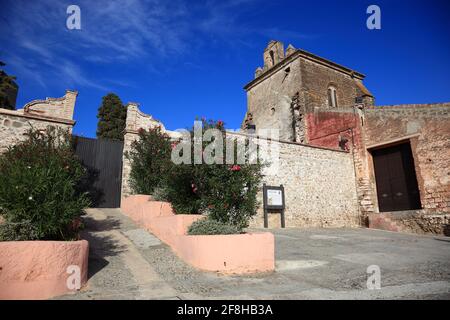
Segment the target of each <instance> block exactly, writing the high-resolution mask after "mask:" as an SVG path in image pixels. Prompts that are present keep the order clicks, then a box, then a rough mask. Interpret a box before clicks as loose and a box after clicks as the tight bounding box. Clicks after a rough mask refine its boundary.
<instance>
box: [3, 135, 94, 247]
mask: <svg viewBox="0 0 450 320" xmlns="http://www.w3.org/2000/svg"><path fill="white" fill-rule="evenodd" d="M84 174H85V170H84V168H83V167H82V166H81V164H80V162H79V161H78V159H77V158H76V157H75V155H74V154H73V151H72V145H71V138H70V135H69V134H68V133H67V132H62V131H56V130H54V129H53V130H52V129H47V131H45V132H41V131H37V130H35V131H29V132H28V139H27V140H26V141H24V142H22V143H19V144H17V145H15V146H13V147H10V148H9V149H8V150H7V151H6V152H5V153H3V154H1V155H0V181H1V183H0V215H1V216H2V217H3V219H4V220H5V221H4V223H2V224H0V240H69V239H74V238H76V236H77V231H78V228H79V227H80V223H78V218H79V217H80V215H81V214H82V210H83V209H84V208H86V207H88V206H89V204H90V202H89V200H88V197H87V194H85V193H84V192H82V191H81V190H80V189H79V187H78V185H79V182H80V181H81V179H82V177H83V175H84Z"/></svg>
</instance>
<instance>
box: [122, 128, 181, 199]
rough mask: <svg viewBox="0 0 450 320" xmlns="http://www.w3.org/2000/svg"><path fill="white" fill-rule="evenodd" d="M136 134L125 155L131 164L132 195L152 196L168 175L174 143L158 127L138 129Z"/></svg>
mask: <svg viewBox="0 0 450 320" xmlns="http://www.w3.org/2000/svg"><path fill="white" fill-rule="evenodd" d="M138 134H139V139H137V140H136V141H134V142H133V143H132V145H131V150H130V151H129V152H128V153H126V155H125V156H126V157H127V158H128V159H129V160H130V162H131V173H130V185H131V189H132V190H133V192H134V193H138V194H153V193H154V191H155V189H156V188H158V187H160V186H161V183H162V181H163V179H164V178H165V175H166V174H167V173H168V171H167V170H168V169H169V168H170V153H171V152H172V148H174V147H175V143H174V142H171V141H170V138H169V136H168V135H166V134H165V133H164V132H162V130H161V128H160V127H154V128H150V129H148V130H144V129H140V130H139V131H138Z"/></svg>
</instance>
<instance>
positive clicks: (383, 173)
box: [372, 143, 421, 212]
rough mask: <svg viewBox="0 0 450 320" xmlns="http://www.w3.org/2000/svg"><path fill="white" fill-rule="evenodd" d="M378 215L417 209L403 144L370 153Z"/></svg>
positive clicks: (412, 174) (407, 149) (411, 163)
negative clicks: (373, 170) (373, 169)
mask: <svg viewBox="0 0 450 320" xmlns="http://www.w3.org/2000/svg"><path fill="white" fill-rule="evenodd" d="M372 156H373V164H374V168H375V179H376V183H377V194H378V205H379V209H380V212H386V211H401V210H414V209H420V208H421V204H420V195H419V189H418V187H417V178H416V171H415V169H414V160H413V157H412V152H411V146H410V145H409V143H403V144H400V145H396V146H393V147H388V148H383V149H378V150H374V151H372Z"/></svg>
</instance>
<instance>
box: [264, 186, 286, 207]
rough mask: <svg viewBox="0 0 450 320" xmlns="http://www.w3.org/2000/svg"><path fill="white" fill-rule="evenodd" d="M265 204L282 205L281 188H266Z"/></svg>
mask: <svg viewBox="0 0 450 320" xmlns="http://www.w3.org/2000/svg"><path fill="white" fill-rule="evenodd" d="M267 205H269V206H282V205H283V197H282V194H281V190H273V189H267Z"/></svg>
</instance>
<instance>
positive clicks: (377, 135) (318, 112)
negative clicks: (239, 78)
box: [242, 41, 450, 234]
mask: <svg viewBox="0 0 450 320" xmlns="http://www.w3.org/2000/svg"><path fill="white" fill-rule="evenodd" d="M270 52H272V54H271V53H270ZM363 79H364V75H362V74H361V73H359V72H357V71H354V70H351V69H348V68H346V67H344V66H341V65H338V64H336V63H334V62H332V61H329V60H326V59H323V58H321V57H318V56H316V55H314V54H311V53H308V52H305V51H303V50H299V49H295V48H293V47H292V46H291V45H290V46H289V47H288V50H287V51H286V54H284V53H283V45H282V44H281V43H280V42H277V41H271V42H270V43H269V45H268V46H267V48H266V50H265V51H264V68H263V69H262V68H258V69H257V71H256V73H255V79H254V80H252V81H251V82H250V83H249V84H247V85H246V86H245V87H244V89H245V90H246V91H247V96H248V106H247V114H246V118H245V119H244V122H243V125H242V127H243V128H244V129H255V127H256V129H257V130H258V129H263V128H277V129H279V130H280V138H281V139H283V140H288V141H295V142H301V143H307V144H310V145H315V146H322V147H326V148H332V149H341V150H346V151H350V152H351V154H352V157H353V164H354V169H355V176H356V187H357V197H358V205H359V210H360V212H361V216H360V218H361V219H360V220H361V225H368V224H369V225H370V226H372V227H380V228H383V229H389V230H394V231H412V232H420V233H422V232H432V233H445V234H450V224H449V220H450V215H449V211H450V182H449V180H450V162H449V161H448V159H449V156H450V117H449V112H450V103H436V104H422V105H397V106H374V101H375V99H374V97H373V95H372V94H371V93H370V91H369V90H368V89H367V88H366V87H365V86H364V84H363V82H362V81H363ZM334 94H335V96H334V97H333V96H332V95H334ZM405 143H407V144H409V145H410V146H411V150H412V155H413V160H414V169H415V174H416V176H417V180H418V188H419V192H420V201H421V205H422V208H421V209H419V210H410V211H408V212H399V211H396V212H383V213H382V214H380V213H379V207H378V199H377V185H376V181H375V172H374V165H373V158H372V152H373V151H374V150H376V149H383V148H386V147H391V146H395V145H398V144H405ZM349 178H350V177H349Z"/></svg>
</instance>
